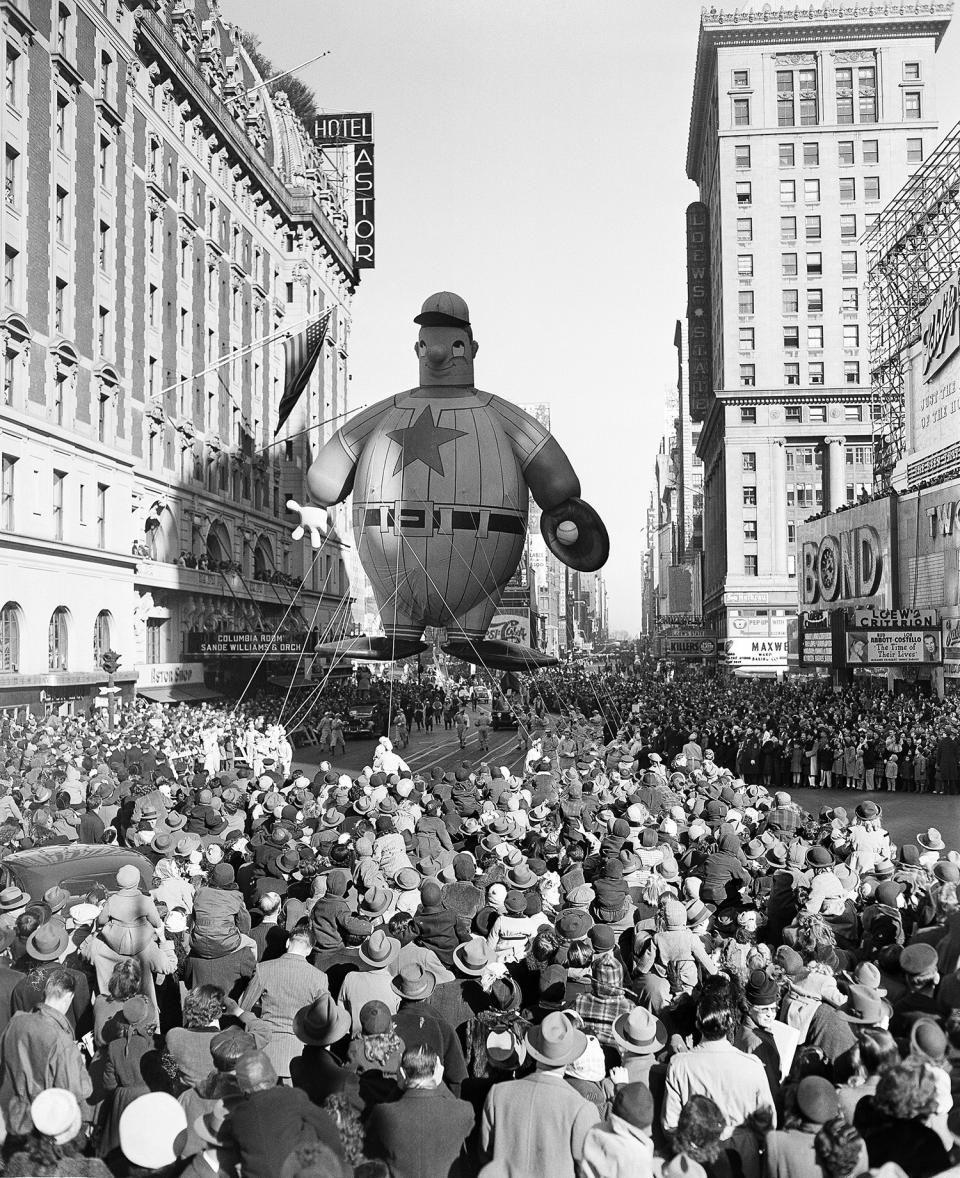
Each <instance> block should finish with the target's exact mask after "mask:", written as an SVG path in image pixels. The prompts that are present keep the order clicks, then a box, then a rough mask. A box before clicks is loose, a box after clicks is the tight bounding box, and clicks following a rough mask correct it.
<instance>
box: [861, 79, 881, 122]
mask: <svg viewBox="0 0 960 1178" xmlns="http://www.w3.org/2000/svg"><path fill="white" fill-rule="evenodd" d="M857 94H858V96H859V110H860V122H861V123H875V122H876V121H877V67H876V66H873V65H862V66H860V68H859V69H858V70H857Z"/></svg>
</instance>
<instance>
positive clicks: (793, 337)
mask: <svg viewBox="0 0 960 1178" xmlns="http://www.w3.org/2000/svg"><path fill="white" fill-rule="evenodd" d="M783 346H784V347H785V348H799V347H800V328H799V327H798V326H797V325H796V324H795V323H794V324H792V325H788V326H786V327H785V328H784V329H783Z"/></svg>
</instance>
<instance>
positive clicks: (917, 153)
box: [907, 139, 923, 164]
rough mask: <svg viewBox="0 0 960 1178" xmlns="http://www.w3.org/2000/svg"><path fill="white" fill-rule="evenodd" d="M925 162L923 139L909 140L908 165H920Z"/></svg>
mask: <svg viewBox="0 0 960 1178" xmlns="http://www.w3.org/2000/svg"><path fill="white" fill-rule="evenodd" d="M922 162H923V140H922V139H908V140H907V163H908V164H919V163H922Z"/></svg>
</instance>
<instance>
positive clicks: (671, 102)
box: [221, 0, 960, 632]
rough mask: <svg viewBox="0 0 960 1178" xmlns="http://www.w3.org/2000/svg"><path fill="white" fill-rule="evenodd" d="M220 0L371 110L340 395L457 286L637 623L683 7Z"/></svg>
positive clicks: (616, 605)
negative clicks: (362, 247)
mask: <svg viewBox="0 0 960 1178" xmlns="http://www.w3.org/2000/svg"><path fill="white" fill-rule="evenodd" d="M725 7H727V8H732V7H733V5H725ZM740 7H746V6H744V5H741V6H740ZM756 7H758V8H759V7H761V5H757V6H756ZM788 7H792V5H788ZM221 10H222V12H223V14H224V16H225V17H226V18H227V19H229V20H233V21H235V22H237V23H238V24H239V25H241V26H242V27H243V28H245V29H248V30H249V31H251V32H253V33H255V34H257V35H258V36H259V37H260V38H261V40H262V48H263V51H264V52H265V53H266V54H267V56H268V57H270V58H271V59H272V60H273V62H274V63H275V65H276V66H277V68H278V69H282V68H289V67H292V66H295V65H297V64H298V63H300V62H301V61H303V60H305V59H306V58H308V57H311V56H313V55H314V54H315V53H317V54H318V53H321V52H322V51H324V50H329V56H327V57H325V58H324V59H323V60H322V61H319V62H317V63H316V64H314V65H312V66H308V67H307V68H306V69H304V70H302V71H300V72H299V73H298V75H297V76H298V77H300V78H302V80H303V81H304V82H306V83H307V84H308V85H309V86H310V87H311V88H312V89H313V91H314V92H315V94H316V96H317V101H318V103H319V105H320V107H321V108H322V109H323V110H326V111H368V110H369V111H373V112H374V120H375V121H374V132H375V140H376V200H377V205H376V250H377V254H376V263H377V264H376V268H375V269H373V270H366V271H364V273H363V279H362V282H361V284H360V287H359V290H358V292H357V295H356V298H355V300H354V305H353V333H352V336H351V346H350V368H351V372H352V377H353V379H352V385H351V393H350V396H351V400H352V403H353V404H354V405H357V406H359V405H364V404H369V403H372V402H374V401H377V400H379V399H380V398H382V397H385V396H388V395H390V394H392V393H394V392H396V391H398V390H400V389H403V388H408V387H410V386H411V385H413V384H415V383H416V380H417V362H416V359H415V357H414V353H413V344H414V340H415V339H416V331H417V329H416V327H415V326H414V324H413V322H412V320H413V316H414V315H416V314H417V312H418V311H419V309H420V304H421V302H422V301H423V299H424V298H425V297H426V296H427V295H428V294H430V293H432V292H433V291H436V290H442V289H446V290H453V291H456V292H457V293H459V294H461V295H462V296H463V297H464V298H465V299H466V300H467V302H468V304H469V306H470V315H471V320H472V322H473V327H474V334H475V337H476V339H477V341H478V343H479V345H480V351H479V353H478V355H477V359H476V365H475V370H476V382H477V385H478V386H479V387H480V388H483V389H488V390H489V391H491V392H495V393H498V394H500V395H501V396H504V397H507V398H509V399H510V400H513V401H516V402H521V403H523V402H532V401H549V402H550V403H551V407H552V416H553V431H554V433H555V434H556V436H557V439H558V441H559V442H560V444H561V445H562V446H563V447H564V449H565V450H566V451H567V453H568V454H569V456H570V458H571V460H572V462H573V465H574V467H575V469H576V470H577V473H578V474H579V476H580V481H581V484H582V488H583V497H584V498H585V499H587V500H588V501H589V502H590V503H592V504H593V506H594V507H596V509H597V510H598V511H599V512H600V514H601V516H602V517H603V519H604V520H605V522H606V524H607V528H608V530H609V532H610V544H611V551H610V560H609V563H608V565H607V568H606V570H605V572H606V576H607V584H608V590H609V604H610V622H611V626H612V627H613V628H615V629H626V630H629V631H630V632H635V631H638V630H639V626H640V615H641V601H640V575H641V553H642V550H643V546H644V526H645V520H646V510H647V505H648V503H649V497H650V490H651V486H652V472H653V460H654V456H655V454H656V452H657V448H658V445H659V441H660V438H661V436H662V434H663V430H664V407H663V396H664V389H665V388H666V387H667V386H669V385H673V384H675V382H676V353H675V350H674V348H673V332H674V324H675V322H676V320H677V318H682V317H683V315H684V311H685V305H686V275H685V242H684V209H685V207H686V205H687V204H688V203H689V202H690V201H691V200H695V199H696V197H697V193H696V189H695V187H694V186H693V185H692V184H691V183H690V182H689V181H688V180H687V179H686V174H685V159H686V142H687V128H688V124H689V117H690V96H691V90H692V86H693V69H694V61H695V55H696V46H697V30H698V27H699V19H700V4H699V3H697V2H694V0H669V2H664V3H653V2H651V0H482V2H481V0H403V3H397V2H396V0H271V2H270V3H266V2H265V0H222V3H221ZM958 25H960V14H958V16H957V18H955V21H954V24H953V26H951V28H950V30H949V31H948V33H947V35H946V37H945V38H944V40H943V43H942V45H941V48H940V51H939V54H938V57H939V60H940V66H939V73H938V79H937V92H938V106H939V113H940V126H941V130H943V131H945V130H947V129H948V128H949V127H951V126H953V124H954V123H956V122H957V121H958V120H960V29H958V27H957V26H958Z"/></svg>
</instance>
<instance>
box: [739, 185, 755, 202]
mask: <svg viewBox="0 0 960 1178" xmlns="http://www.w3.org/2000/svg"><path fill="white" fill-rule="evenodd" d="M752 189H753V186H752V185H751V183H750V181H749V180H738V181H737V204H738V205H748V204H750V203H751V201H752V199H753V197H752V195H751V193H752Z"/></svg>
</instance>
